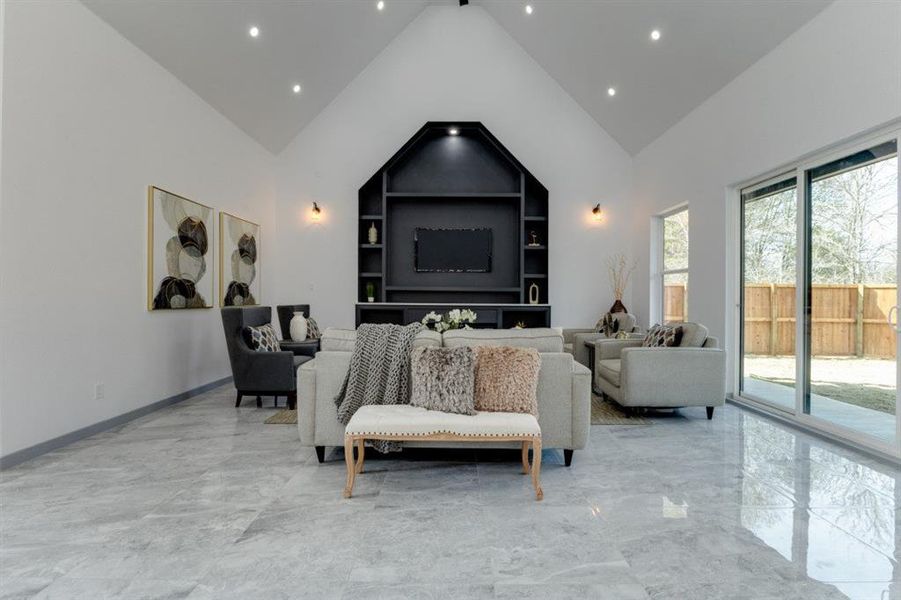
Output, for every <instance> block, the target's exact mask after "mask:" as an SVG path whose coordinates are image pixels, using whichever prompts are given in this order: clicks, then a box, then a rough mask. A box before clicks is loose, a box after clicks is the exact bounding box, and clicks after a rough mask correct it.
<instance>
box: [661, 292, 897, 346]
mask: <svg viewBox="0 0 901 600" xmlns="http://www.w3.org/2000/svg"><path fill="white" fill-rule="evenodd" d="M896 297H897V287H896V286H894V285H815V286H813V296H812V309H813V330H812V335H811V338H812V346H813V348H812V350H813V354H814V355H815V356H858V357H867V358H894V357H895V349H896V347H897V342H896V334H895V330H894V329H893V328H892V327H891V326H890V325H889V324H888V323H887V322H886V317H887V316H888V311H889V309H890V308H891V307H892V306H894V305H895V303H896ZM685 300H686V298H685V286H684V285H683V284H676V285H668V286H666V287H665V290H664V307H665V308H664V312H665V313H666V314H665V315H664V319H665V320H667V321H684V320H685V308H686V302H685ZM795 316H796V312H795V286H794V285H793V284H781V283H757V284H749V285H746V286H745V304H744V318H745V352H746V353H747V354H761V355H770V356H779V355H793V354H794V353H795Z"/></svg>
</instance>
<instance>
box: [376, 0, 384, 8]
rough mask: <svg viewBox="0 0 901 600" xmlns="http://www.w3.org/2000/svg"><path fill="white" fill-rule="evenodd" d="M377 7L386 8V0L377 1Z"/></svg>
mask: <svg viewBox="0 0 901 600" xmlns="http://www.w3.org/2000/svg"><path fill="white" fill-rule="evenodd" d="M375 7H376V8H377V9H379V10H385V0H379V1H378V2H376V4H375Z"/></svg>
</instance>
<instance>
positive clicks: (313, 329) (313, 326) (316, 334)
mask: <svg viewBox="0 0 901 600" xmlns="http://www.w3.org/2000/svg"><path fill="white" fill-rule="evenodd" d="M321 337H322V332H321V331H319V325H318V324H317V323H316V321H315V320H313V317H307V339H308V340H318V339H319V338H321Z"/></svg>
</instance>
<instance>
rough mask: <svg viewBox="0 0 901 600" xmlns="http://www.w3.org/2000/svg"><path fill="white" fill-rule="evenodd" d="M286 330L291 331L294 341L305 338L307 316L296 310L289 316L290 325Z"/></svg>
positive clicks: (300, 340)
mask: <svg viewBox="0 0 901 600" xmlns="http://www.w3.org/2000/svg"><path fill="white" fill-rule="evenodd" d="M288 331H289V332H290V333H291V339H292V340H294V341H295V342H302V341H303V340H305V339H307V318H306V317H305V316H303V313H302V312H296V313H294V316H293V317H291V325H290V326H289V327H288Z"/></svg>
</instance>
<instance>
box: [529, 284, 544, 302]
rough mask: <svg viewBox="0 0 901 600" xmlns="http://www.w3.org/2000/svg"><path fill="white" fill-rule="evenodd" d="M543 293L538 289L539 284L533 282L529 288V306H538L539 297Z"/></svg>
mask: <svg viewBox="0 0 901 600" xmlns="http://www.w3.org/2000/svg"><path fill="white" fill-rule="evenodd" d="M540 293H541V290H539V289H538V284H537V283H535V282H532V285H530V286H529V304H538V297H539V294H540Z"/></svg>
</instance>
